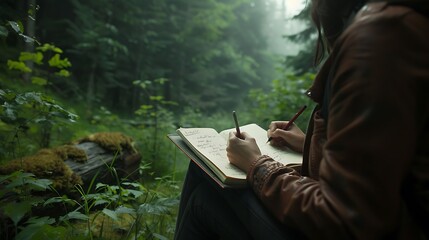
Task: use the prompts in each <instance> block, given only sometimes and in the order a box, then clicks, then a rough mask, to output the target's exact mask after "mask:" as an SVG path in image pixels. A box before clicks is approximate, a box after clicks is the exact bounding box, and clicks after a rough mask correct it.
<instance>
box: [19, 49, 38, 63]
mask: <svg viewBox="0 0 429 240" xmlns="http://www.w3.org/2000/svg"><path fill="white" fill-rule="evenodd" d="M18 60H19V61H20V62H24V61H33V62H35V63H36V64H39V65H40V64H42V63H43V62H42V60H43V54H42V53H40V52H36V53H31V52H21V54H20V55H19V58H18Z"/></svg>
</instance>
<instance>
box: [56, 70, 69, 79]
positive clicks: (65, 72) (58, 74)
mask: <svg viewBox="0 0 429 240" xmlns="http://www.w3.org/2000/svg"><path fill="white" fill-rule="evenodd" d="M55 75H57V76H61V77H70V72H69V71H67V70H65V69H61V70H60V71H59V72H56V73H55Z"/></svg>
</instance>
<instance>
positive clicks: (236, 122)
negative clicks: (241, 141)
mask: <svg viewBox="0 0 429 240" xmlns="http://www.w3.org/2000/svg"><path fill="white" fill-rule="evenodd" d="M232 117H233V118H234V123H235V131H237V137H239V138H241V133H240V125H238V120H237V114H236V113H235V111H232Z"/></svg>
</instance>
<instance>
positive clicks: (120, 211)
mask: <svg viewBox="0 0 429 240" xmlns="http://www.w3.org/2000/svg"><path fill="white" fill-rule="evenodd" d="M115 213H117V214H131V215H133V214H135V213H136V210H135V209H132V208H129V207H124V206H119V207H118V208H116V210H115Z"/></svg>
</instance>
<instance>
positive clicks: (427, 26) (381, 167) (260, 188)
mask: <svg viewBox="0 0 429 240" xmlns="http://www.w3.org/2000/svg"><path fill="white" fill-rule="evenodd" d="M377 6H379V5H377ZM372 10H373V9H371V5H370V6H368V7H367V8H366V9H364V10H362V11H361V13H359V15H358V16H357V17H356V19H355V21H354V23H353V24H352V25H351V26H350V27H349V28H348V29H347V30H346V32H345V33H343V35H342V36H341V37H340V38H339V40H338V41H337V43H336V45H335V46H334V49H333V52H332V53H331V56H333V57H335V58H336V59H337V60H338V61H335V64H334V65H333V66H330V68H334V69H335V75H334V78H333V81H332V88H331V91H332V97H331V100H330V104H329V122H328V125H327V132H326V134H327V135H326V136H327V139H326V142H324V144H323V146H322V149H323V151H322V153H321V156H320V159H319V161H320V166H319V171H318V175H319V176H318V179H317V178H316V179H315V178H312V177H311V176H302V175H300V173H298V172H297V171H295V170H293V169H292V168H289V167H286V166H282V165H280V164H278V163H276V162H275V161H273V160H272V159H271V158H270V157H269V156H263V157H261V158H260V159H258V161H256V162H255V164H254V165H253V166H252V167H251V170H250V171H249V173H248V182H249V184H250V186H251V187H252V188H253V189H254V192H255V193H256V195H257V196H258V197H259V198H260V199H261V201H262V203H263V204H264V205H265V206H266V207H267V209H268V210H269V211H270V212H271V213H272V214H273V215H274V216H275V217H276V218H277V219H279V220H280V221H281V222H282V223H284V224H286V225H287V226H290V227H293V228H296V229H298V230H300V231H301V232H302V233H304V234H306V235H307V236H308V237H310V238H312V239H424V236H423V234H422V231H423V230H422V227H419V223H417V222H415V218H414V217H413V213H412V212H411V211H410V207H409V206H408V205H407V204H409V202H407V201H406V200H405V199H404V197H403V194H404V191H405V190H404V189H406V188H407V186H406V184H407V183H408V182H407V181H408V180H409V178H410V177H409V176H410V175H412V174H413V171H415V169H414V170H413V168H415V167H414V166H415V165H416V164H418V161H420V165H421V168H420V169H419V170H418V171H420V172H419V173H418V177H415V179H414V180H415V181H420V182H419V183H417V182H412V183H411V184H420V185H422V186H423V185H426V187H422V188H425V189H419V190H416V191H420V193H421V194H420V196H418V197H420V198H421V199H423V200H424V201H426V203H423V204H421V207H419V208H420V210H421V211H426V218H427V217H428V215H427V214H428V213H429V211H428V210H429V207H428V201H429V195H428V191H429V190H428V189H427V188H428V187H427V186H429V185H428V184H429V163H428V162H429V156H428V155H429V154H428V152H427V149H429V146H428V143H429V142H428V141H427V137H426V138H425V142H424V144H426V145H425V146H421V142H422V141H421V140H422V137H421V134H422V132H423V133H426V134H428V128H427V122H428V112H429V107H428V105H429V100H428V97H427V96H426V95H425V94H424V93H423V92H424V91H423V90H421V89H419V88H421V87H423V88H425V89H426V90H425V91H427V89H428V87H429V84H428V79H429V70H428V66H429V45H428V43H427V42H428V41H429V39H428V37H427V33H428V32H429V21H428V20H427V19H426V18H425V17H423V16H421V15H418V14H416V13H415V12H413V11H412V10H410V9H408V8H405V7H399V6H389V7H384V8H383V9H378V10H377V11H374V12H371V11H372ZM365 11H367V12H365ZM419 141H420V142H419ZM418 149H420V150H421V152H425V153H421V155H420V156H419V153H418V152H419V150H418ZM422 149H426V150H422ZM311 154H312V153H311V152H310V155H311ZM418 159H420V160H418ZM414 173H415V172H414ZM425 174H426V175H425ZM416 176H417V175H416ZM413 191H414V190H413ZM418 194H419V193H417V194H416V195H418ZM426 221H427V220H426ZM426 227H427V226H426Z"/></svg>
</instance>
